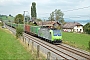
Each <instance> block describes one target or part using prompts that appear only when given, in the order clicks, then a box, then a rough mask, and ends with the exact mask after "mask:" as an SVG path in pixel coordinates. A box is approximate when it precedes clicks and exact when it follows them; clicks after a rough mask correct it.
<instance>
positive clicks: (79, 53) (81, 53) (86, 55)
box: [56, 44, 90, 60]
mask: <svg viewBox="0 0 90 60" xmlns="http://www.w3.org/2000/svg"><path fill="white" fill-rule="evenodd" d="M56 46H57V47H59V48H62V49H64V50H67V51H69V52H72V53H75V54H77V55H79V56H81V57H84V58H86V59H87V60H90V54H86V53H84V52H81V51H78V50H75V49H73V48H70V47H67V46H64V45H62V44H61V45H56Z"/></svg>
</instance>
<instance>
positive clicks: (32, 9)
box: [31, 2, 37, 19]
mask: <svg viewBox="0 0 90 60" xmlns="http://www.w3.org/2000/svg"><path fill="white" fill-rule="evenodd" d="M36 17H37V13H36V3H35V2H32V6H31V18H32V19H36Z"/></svg>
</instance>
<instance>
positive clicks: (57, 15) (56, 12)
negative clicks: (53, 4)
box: [54, 9, 64, 22]
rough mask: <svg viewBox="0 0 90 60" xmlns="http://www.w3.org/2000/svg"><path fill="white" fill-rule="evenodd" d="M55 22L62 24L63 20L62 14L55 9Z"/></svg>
mask: <svg viewBox="0 0 90 60" xmlns="http://www.w3.org/2000/svg"><path fill="white" fill-rule="evenodd" d="M54 12H55V20H56V21H59V22H62V21H61V20H63V21H64V19H63V15H64V14H63V13H62V11H61V10H59V9H58V10H57V9H55V11H54Z"/></svg>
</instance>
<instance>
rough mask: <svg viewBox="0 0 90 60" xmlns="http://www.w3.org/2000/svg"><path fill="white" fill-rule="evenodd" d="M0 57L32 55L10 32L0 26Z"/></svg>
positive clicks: (26, 57) (25, 57) (29, 57)
mask: <svg viewBox="0 0 90 60" xmlns="http://www.w3.org/2000/svg"><path fill="white" fill-rule="evenodd" d="M0 59H24V60H26V59H32V55H31V54H30V53H29V52H28V51H26V49H25V48H24V47H23V46H22V45H21V44H20V42H19V40H17V39H16V38H15V37H14V36H13V35H12V34H10V33H8V32H6V31H4V29H1V28H0Z"/></svg>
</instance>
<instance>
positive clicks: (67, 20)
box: [64, 19, 90, 25]
mask: <svg viewBox="0 0 90 60" xmlns="http://www.w3.org/2000/svg"><path fill="white" fill-rule="evenodd" d="M64 20H65V22H79V23H81V24H82V25H85V24H86V23H88V22H90V20H71V19H64Z"/></svg>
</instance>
